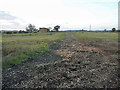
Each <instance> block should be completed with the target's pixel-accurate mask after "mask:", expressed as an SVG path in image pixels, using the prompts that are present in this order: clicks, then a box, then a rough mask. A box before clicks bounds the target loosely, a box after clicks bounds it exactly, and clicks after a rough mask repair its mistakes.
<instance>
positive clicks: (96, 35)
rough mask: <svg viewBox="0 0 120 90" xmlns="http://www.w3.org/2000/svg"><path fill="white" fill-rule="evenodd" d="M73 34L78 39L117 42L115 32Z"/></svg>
mask: <svg viewBox="0 0 120 90" xmlns="http://www.w3.org/2000/svg"><path fill="white" fill-rule="evenodd" d="M73 34H74V36H76V37H78V38H87V39H109V40H118V33H117V32H75V33H73Z"/></svg>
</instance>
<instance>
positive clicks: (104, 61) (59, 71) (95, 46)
mask: <svg viewBox="0 0 120 90" xmlns="http://www.w3.org/2000/svg"><path fill="white" fill-rule="evenodd" d="M48 45H49V47H50V49H51V50H50V51H49V52H45V53H44V54H42V55H38V57H35V58H29V59H28V61H26V62H24V63H22V64H20V65H15V66H13V67H11V68H8V69H5V70H3V84H2V85H3V88H23V87H24V88H29V87H31V88H117V87H118V79H119V78H118V77H119V76H118V69H119V67H118V65H119V63H118V61H119V59H118V53H119V50H118V42H117V41H112V40H95V39H92V40H88V39H78V38H76V37H74V36H73V34H72V33H66V38H65V40H62V41H57V42H54V43H49V44H48Z"/></svg>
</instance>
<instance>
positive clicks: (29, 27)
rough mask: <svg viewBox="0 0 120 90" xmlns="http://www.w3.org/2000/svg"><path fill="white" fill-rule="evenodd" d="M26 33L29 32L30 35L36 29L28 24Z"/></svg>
mask: <svg viewBox="0 0 120 90" xmlns="http://www.w3.org/2000/svg"><path fill="white" fill-rule="evenodd" d="M26 31H27V32H29V33H32V32H36V31H37V29H36V28H35V26H34V25H32V24H29V25H28V27H26Z"/></svg>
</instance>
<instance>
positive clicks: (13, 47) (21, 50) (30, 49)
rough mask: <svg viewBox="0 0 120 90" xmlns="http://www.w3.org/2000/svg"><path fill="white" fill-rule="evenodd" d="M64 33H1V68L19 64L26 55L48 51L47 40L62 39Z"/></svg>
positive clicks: (30, 55)
mask: <svg viewBox="0 0 120 90" xmlns="http://www.w3.org/2000/svg"><path fill="white" fill-rule="evenodd" d="M64 37H65V34H64V33H61V32H58V33H55V32H53V33H27V34H3V36H2V44H3V45H2V57H3V59H2V64H3V65H2V66H3V68H7V67H10V66H12V65H16V64H20V63H21V62H23V61H25V60H27V58H28V57H35V56H36V55H38V54H42V53H44V52H45V51H49V47H48V45H47V42H54V41H57V40H62V39H64Z"/></svg>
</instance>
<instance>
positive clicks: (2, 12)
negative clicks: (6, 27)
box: [0, 11, 17, 20]
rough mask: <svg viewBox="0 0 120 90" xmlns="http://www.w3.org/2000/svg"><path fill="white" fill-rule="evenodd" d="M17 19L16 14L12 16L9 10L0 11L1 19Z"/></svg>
mask: <svg viewBox="0 0 120 90" xmlns="http://www.w3.org/2000/svg"><path fill="white" fill-rule="evenodd" d="M15 19H17V17H16V16H12V15H11V14H9V13H8V12H5V11H0V20H15Z"/></svg>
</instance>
